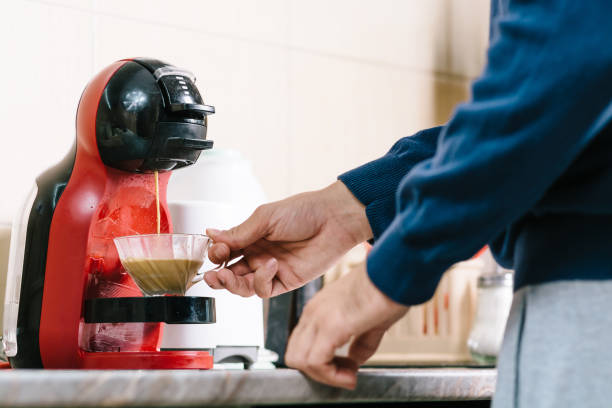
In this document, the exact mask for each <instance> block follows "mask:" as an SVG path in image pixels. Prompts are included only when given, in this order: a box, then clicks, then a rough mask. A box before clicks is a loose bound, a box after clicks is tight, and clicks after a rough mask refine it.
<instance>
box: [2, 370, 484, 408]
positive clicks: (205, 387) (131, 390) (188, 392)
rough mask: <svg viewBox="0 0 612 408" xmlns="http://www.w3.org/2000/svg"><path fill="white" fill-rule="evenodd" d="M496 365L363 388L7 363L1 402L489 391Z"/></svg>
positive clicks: (212, 400) (413, 374) (400, 376)
mask: <svg viewBox="0 0 612 408" xmlns="http://www.w3.org/2000/svg"><path fill="white" fill-rule="evenodd" d="M495 379H496V374H495V370H494V369H490V368H406V369H396V368H388V369H383V368H378V369H362V370H361V371H360V373H359V379H358V383H357V389H356V390H355V391H346V390H341V389H337V388H332V387H327V386H324V385H321V384H317V383H315V382H313V381H310V380H308V379H307V378H306V377H304V376H303V375H302V374H300V373H299V372H297V371H295V370H288V369H277V370H246V371H238V370H211V371H187V370H181V371H103V370H101V371H90V370H87V371H77V370H0V406H13V407H18V406H20V407H53V406H65V407H68V406H74V407H76V406H79V407H91V406H106V407H127V406H165V407H170V406H177V407H178V406H198V405H199V406H204V405H207V406H209V405H217V406H220V405H233V406H237V405H247V406H249V405H260V404H296V403H297V404H302V403H326V402H383V401H397V400H403V401H431V400H447V401H456V400H482V399H489V398H491V396H492V394H493V390H494V388H495Z"/></svg>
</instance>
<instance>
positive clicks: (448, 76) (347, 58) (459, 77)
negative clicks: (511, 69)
mask: <svg viewBox="0 0 612 408" xmlns="http://www.w3.org/2000/svg"><path fill="white" fill-rule="evenodd" d="M25 1H28V2H31V3H40V4H44V5H47V6H52V7H60V8H66V9H70V10H74V11H79V12H83V13H91V14H94V15H95V16H103V17H111V18H116V19H119V20H124V21H132V22H137V23H140V24H148V25H156V26H160V27H164V28H170V29H174V30H181V31H187V32H194V33H198V34H203V35H207V36H210V37H216V38H223V39H228V40H233V41H238V42H242V43H247V44H254V45H259V46H267V47H273V48H279V49H284V50H287V51H293V52H301V53H303V54H306V55H312V56H318V57H325V58H330V59H335V60H339V61H344V62H351V63H354V64H360V65H369V66H375V67H379V68H385V69H390V70H394V71H406V72H411V73H414V74H418V75H424V76H430V77H433V78H434V79H437V80H442V81H447V82H455V83H465V82H466V81H468V82H471V81H473V80H474V79H475V77H471V76H468V75H464V74H457V73H451V72H445V71H439V70H428V69H426V68H418V67H415V66H410V65H404V64H396V63H391V62H386V61H381V60H376V59H371V58H363V57H355V56H351V55H341V54H334V53H331V52H325V51H319V50H314V49H310V48H307V47H300V46H295V45H289V44H283V43H279V42H274V41H267V40H254V39H251V38H246V37H242V36H239V35H232V34H227V33H219V32H211V31H203V30H198V29H195V28H192V27H183V26H179V25H175V24H170V23H165V22H158V21H151V20H146V19H139V18H133V17H128V16H122V15H119V14H114V13H106V12H100V11H95V10H92V9H86V8H80V7H73V6H68V5H65V4H57V3H53V2H51V1H48V0H25Z"/></svg>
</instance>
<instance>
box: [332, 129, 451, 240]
mask: <svg viewBox="0 0 612 408" xmlns="http://www.w3.org/2000/svg"><path fill="white" fill-rule="evenodd" d="M440 129H441V128H440V127H435V128H431V129H427V130H423V131H421V132H419V133H417V134H415V135H413V136H408V137H404V138H402V139H400V140H399V141H397V142H396V143H395V144H394V145H393V147H392V148H391V150H389V152H388V153H387V154H386V155H384V156H383V157H381V158H379V159H377V160H374V161H371V162H369V163H366V164H364V165H363V166H360V167H357V168H356V169H354V170H351V171H348V172H346V173H344V174H342V175H340V176H339V177H338V179H339V180H340V181H342V182H343V183H344V184H345V185H346V186H347V187H348V189H349V190H350V191H351V193H353V195H354V196H355V197H356V198H357V199H358V200H359V201H360V202H361V203H362V204H363V205H365V206H366V215H367V217H368V221H369V223H370V227H371V228H372V232H373V233H374V240H376V239H377V238H378V237H379V236H380V235H381V234H382V233H383V231H384V230H385V229H387V227H388V226H389V224H391V221H393V217H394V216H395V192H396V191H397V187H398V185H399V183H400V181H401V180H402V178H403V177H404V176H405V175H406V173H408V171H409V170H410V169H411V168H412V167H413V166H414V165H415V164H417V163H419V162H421V161H423V160H425V159H428V158H430V157H431V156H433V154H434V152H435V151H436V144H437V141H438V135H439V134H440Z"/></svg>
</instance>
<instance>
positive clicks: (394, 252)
mask: <svg viewBox="0 0 612 408" xmlns="http://www.w3.org/2000/svg"><path fill="white" fill-rule="evenodd" d="M400 228H401V225H400V220H399V218H396V219H395V220H394V221H393V223H392V224H391V225H390V226H389V228H388V229H387V230H386V231H385V232H384V233H383V234H382V236H381V237H380V239H379V241H378V242H377V243H376V245H375V246H374V247H373V249H372V252H370V255H369V256H368V259H367V271H368V276H369V277H370V280H371V281H372V283H373V284H374V285H375V286H376V287H377V288H378V289H379V290H380V291H381V292H383V293H384V294H385V295H387V296H388V297H389V298H390V299H391V300H393V301H395V302H397V303H400V304H403V305H406V306H413V305H418V304H421V303H424V302H426V301H428V300H429V299H431V297H432V296H433V294H434V292H435V291H436V288H437V286H438V282H439V281H440V278H441V277H442V274H444V271H446V269H448V267H449V266H450V265H442V264H438V263H433V262H432V261H426V260H425V259H423V258H424V257H422V256H421V255H422V253H421V251H419V250H418V249H416V248H410V247H409V245H407V244H406V243H405V242H404V240H403V239H402V237H401V234H400Z"/></svg>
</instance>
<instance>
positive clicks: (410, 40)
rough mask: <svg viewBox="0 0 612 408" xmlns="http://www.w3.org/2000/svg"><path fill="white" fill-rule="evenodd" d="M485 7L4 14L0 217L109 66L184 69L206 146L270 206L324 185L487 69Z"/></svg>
mask: <svg viewBox="0 0 612 408" xmlns="http://www.w3.org/2000/svg"><path fill="white" fill-rule="evenodd" d="M488 13H489V10H488V0H379V1H366V0H358V1H356V0H260V1H254V0H233V1H226V0H223V1H221V0H176V1H169V0H166V1H162V0H154V1H152V0H106V1H104V0H47V1H28V0H17V1H6V2H2V5H1V6H0V15H1V16H2V23H0V55H2V63H1V64H0V74H1V76H0V77H1V78H3V80H2V81H0V124H1V127H0V174H1V175H0V179H1V182H2V188H1V189H0V191H1V193H0V221H6V220H10V218H11V217H12V214H13V212H14V211H16V210H17V208H18V206H19V205H18V197H20V196H21V195H23V194H24V193H25V191H26V190H27V189H28V188H29V186H30V185H31V184H32V182H33V179H34V177H35V176H36V175H37V174H38V173H40V172H41V171H42V170H43V169H45V168H46V167H48V166H49V165H51V164H53V163H54V162H56V161H58V160H59V159H60V158H61V157H62V156H63V155H64V153H65V152H66V151H68V149H69V147H70V146H71V144H72V142H73V138H74V116H75V110H76V106H77V103H78V99H79V96H80V93H81V91H82V89H83V87H84V86H85V84H86V83H87V81H88V80H89V79H90V78H91V76H92V75H93V74H94V73H95V72H96V71H98V70H99V69H101V68H103V67H104V66H105V65H107V64H109V63H110V62H112V61H114V60H117V59H120V58H125V57H130V56H151V57H157V58H160V59H164V60H167V61H169V62H172V63H173V64H175V65H177V66H181V67H185V68H188V69H189V70H191V71H193V72H194V73H195V74H196V76H197V78H198V85H199V87H200V90H201V91H203V94H204V96H205V98H206V101H207V102H209V103H211V104H213V105H215V106H216V108H217V114H215V115H214V116H212V117H211V119H210V122H209V124H210V127H209V132H210V133H209V135H210V137H211V138H212V139H214V140H215V143H216V146H217V147H223V148H233V149H239V150H241V151H242V153H243V154H244V155H245V156H246V157H248V158H249V159H250V160H251V161H252V162H253V164H254V168H255V171H256V174H257V176H258V177H259V179H260V180H261V182H262V183H263V185H264V188H265V190H266V192H267V194H268V196H269V197H270V199H278V198H282V197H284V196H286V195H288V194H291V193H295V192H299V191H303V190H306V189H314V188H319V187H322V186H325V185H326V184H328V183H330V182H331V181H333V180H334V179H335V177H336V176H337V174H339V173H341V172H342V171H344V170H347V169H350V168H352V167H354V166H356V165H358V164H360V163H363V162H365V161H367V160H371V159H373V158H376V157H378V156H379V155H381V154H383V153H384V152H385V151H386V150H387V149H388V148H389V147H390V146H391V144H392V143H393V141H394V140H396V139H398V138H400V137H402V136H405V135H409V134H412V133H414V132H415V131H417V130H419V129H421V128H424V127H429V126H432V125H434V124H438V123H443V122H444V121H446V120H447V118H448V117H449V115H450V114H451V112H452V109H453V107H454V106H455V105H456V104H457V103H458V102H460V101H462V100H465V99H467V98H468V90H469V83H470V81H471V80H472V79H473V78H474V77H476V76H477V75H478V74H479V71H480V70H481V68H482V66H483V64H484V51H485V48H486V44H487V30H488V28H487V27H488Z"/></svg>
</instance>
